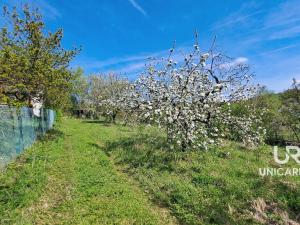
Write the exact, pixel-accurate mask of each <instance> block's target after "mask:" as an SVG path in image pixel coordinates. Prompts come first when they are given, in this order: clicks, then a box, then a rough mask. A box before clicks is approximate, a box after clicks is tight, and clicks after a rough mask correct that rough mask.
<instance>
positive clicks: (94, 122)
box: [81, 120, 112, 127]
mask: <svg viewBox="0 0 300 225" xmlns="http://www.w3.org/2000/svg"><path fill="white" fill-rule="evenodd" d="M81 123H90V124H102V125H103V126H107V127H109V126H111V124H112V123H110V122H107V121H103V120H82V121H81Z"/></svg>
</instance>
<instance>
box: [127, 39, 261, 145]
mask: <svg viewBox="0 0 300 225" xmlns="http://www.w3.org/2000/svg"><path fill="white" fill-rule="evenodd" d="M193 48H194V50H193V51H192V53H191V54H189V55H188V56H186V57H184V59H183V60H182V61H181V62H176V61H174V60H173V59H172V56H173V54H174V52H175V49H174V48H172V49H170V54H169V57H168V58H166V59H162V60H153V61H152V62H151V63H149V65H148V66H147V69H146V71H145V72H144V73H142V74H141V76H140V78H139V79H138V80H137V81H136V82H135V83H134V85H133V86H132V87H131V91H129V92H128V93H127V95H128V96H127V106H128V108H129V109H128V111H129V112H130V109H131V112H135V113H136V115H137V116H138V118H139V120H141V121H147V122H148V123H149V124H157V125H158V126H159V127H161V128H162V129H164V130H165V131H166V133H167V138H168V141H169V142H170V143H171V146H176V145H177V146H179V147H181V148H182V149H183V150H185V149H187V148H190V147H192V148H195V147H200V148H204V149H207V147H208V145H209V144H216V143H218V142H219V141H220V140H221V138H222V137H228V136H230V134H231V132H232V131H233V130H234V131H235V133H236V134H237V135H238V137H239V138H240V139H241V140H242V141H243V142H244V143H245V144H257V143H259V142H261V141H262V138H263V134H264V130H263V128H262V127H260V126H259V124H260V118H259V116H258V115H257V113H256V112H255V110H254V109H251V106H248V110H247V114H244V113H242V114H239V113H237V112H236V110H234V111H233V110H232V107H233V106H234V105H235V104H240V103H241V102H246V101H247V99H249V98H251V97H252V96H253V95H254V94H255V92H256V86H254V85H251V83H250V80H251V78H252V73H251V71H250V69H249V66H248V65H246V64H245V63H243V62H238V61H236V60H235V59H232V58H229V57H226V56H225V55H223V54H221V53H213V50H212V49H211V50H209V51H208V52H205V53H202V52H201V51H200V49H199V46H198V44H195V45H194V47H193ZM123 97H124V96H123ZM251 110H252V111H251Z"/></svg>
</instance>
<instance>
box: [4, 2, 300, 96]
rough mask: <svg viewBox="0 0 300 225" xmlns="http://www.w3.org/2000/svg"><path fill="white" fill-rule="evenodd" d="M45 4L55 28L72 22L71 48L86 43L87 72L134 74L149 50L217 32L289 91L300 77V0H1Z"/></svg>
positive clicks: (228, 47) (225, 46)
mask: <svg viewBox="0 0 300 225" xmlns="http://www.w3.org/2000/svg"><path fill="white" fill-rule="evenodd" d="M0 2H1V4H6V5H9V6H12V5H17V6H19V5H20V4H23V3H25V2H27V3H29V4H30V5H33V6H35V7H39V8H40V10H41V12H42V13H43V14H44V17H45V20H46V23H47V26H48V29H49V30H54V29H57V28H60V27H62V28H63V29H64V41H63V45H64V47H65V48H70V47H72V46H82V52H81V54H80V55H79V56H78V57H77V58H76V59H75V60H74V62H73V63H72V66H73V67H76V66H81V67H82V68H83V69H84V70H85V72H86V73H87V74H90V73H95V72H108V71H114V72H118V73H122V74H125V75H127V76H129V77H130V78H134V77H135V76H136V74H137V73H138V72H139V71H141V70H142V69H143V67H144V64H145V59H146V58H147V57H149V56H159V57H160V56H164V55H166V54H167V50H168V49H169V48H170V47H172V43H173V41H174V40H176V43H177V44H176V46H177V49H180V50H182V51H183V52H188V50H189V49H190V48H191V47H192V46H193V42H194V31H195V30H197V31H198V33H199V45H200V48H201V49H207V48H209V46H210V44H211V42H212V40H213V37H214V36H215V35H216V36H217V45H218V47H219V48H220V49H222V51H224V52H225V53H226V54H227V55H229V56H232V57H234V58H236V60H239V61H246V62H247V63H249V64H250V65H252V70H253V72H254V73H255V74H256V80H257V82H259V83H261V84H264V85H267V86H268V88H269V89H272V90H275V91H281V90H283V89H286V88H288V87H289V86H290V84H291V80H292V78H293V77H295V78H296V79H298V80H300V54H299V53H300V0H289V1H279V0H278V1H277V0H265V1H262V0H257V1H245V0H243V1H242V0H226V1H224V0H222V1H221V0H214V1H209V0H205V1H204V0H201V1H200V0H164V1H161V0H147V1H146V0H84V1H83V0H72V1H66V0H27V1H25V0H0Z"/></svg>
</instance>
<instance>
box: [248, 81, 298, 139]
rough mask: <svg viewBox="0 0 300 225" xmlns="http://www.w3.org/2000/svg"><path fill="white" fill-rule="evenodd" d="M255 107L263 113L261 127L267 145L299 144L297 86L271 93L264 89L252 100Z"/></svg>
mask: <svg viewBox="0 0 300 225" xmlns="http://www.w3.org/2000/svg"><path fill="white" fill-rule="evenodd" d="M252 101H253V102H254V105H255V107H257V108H258V109H260V111H264V114H263V117H262V119H263V126H264V127H265V128H266V141H267V143H269V144H278V142H279V143H281V144H285V142H289V143H290V142H297V143H299V142H300V90H299V84H298V85H297V84H296V83H294V84H293V86H292V87H291V88H290V89H288V90H286V91H284V92H282V93H278V94H275V93H272V92H268V91H266V90H265V89H264V91H262V92H261V93H260V94H259V95H258V96H257V97H256V98H254V99H252Z"/></svg>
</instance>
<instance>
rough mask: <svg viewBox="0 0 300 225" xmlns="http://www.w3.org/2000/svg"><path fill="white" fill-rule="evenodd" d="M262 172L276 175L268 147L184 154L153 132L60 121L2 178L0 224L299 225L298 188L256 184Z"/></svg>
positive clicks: (264, 180)
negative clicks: (293, 223)
mask: <svg viewBox="0 0 300 225" xmlns="http://www.w3.org/2000/svg"><path fill="white" fill-rule="evenodd" d="M264 167H272V168H277V167H278V165H276V163H275V162H274V159H273V154H272V148H271V146H261V147H259V148H258V149H246V148H244V147H243V146H242V145H241V144H239V143H233V142H229V141H225V142H224V143H223V144H222V145H221V146H218V147H214V148H211V149H209V150H208V151H203V150H201V149H199V150H198V151H197V150H193V151H185V152H182V151H180V150H177V151H175V150H171V149H170V148H169V147H168V145H167V143H166V138H165V137H164V136H163V135H161V134H160V132H157V129H156V128H153V127H152V128H151V127H150V128H147V127H133V126H123V125H121V124H115V125H112V124H108V123H105V122H103V121H87V120H76V119H62V121H61V125H60V126H59V127H57V128H56V129H55V130H53V131H51V132H50V133H49V134H48V135H47V136H46V137H45V138H44V139H43V140H40V141H38V142H37V143H36V144H35V145H34V146H33V147H32V148H30V149H28V150H26V151H25V153H24V154H22V155H21V156H20V157H19V158H18V159H17V161H16V162H14V163H11V164H10V165H9V167H8V168H7V169H6V171H4V172H3V173H1V174H0V223H1V224H176V223H182V224H260V223H259V221H261V222H265V223H267V222H269V223H273V224H280V223H283V220H287V218H286V217H283V216H282V215H286V213H288V215H289V218H290V219H292V220H294V221H296V220H297V216H298V217H299V215H298V214H299V212H300V190H299V185H300V178H299V177H269V176H266V177H261V176H259V171H258V170H259V168H264ZM286 167H297V165H296V164H295V163H293V162H292V161H291V160H290V162H289V164H287V165H286ZM298 167H299V166H298ZM261 208H262V213H260V209H261ZM262 214H263V216H262ZM264 216H266V217H264ZM174 217H176V219H175V218H174ZM254 217H256V218H257V219H254ZM298 219H299V218H298Z"/></svg>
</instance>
